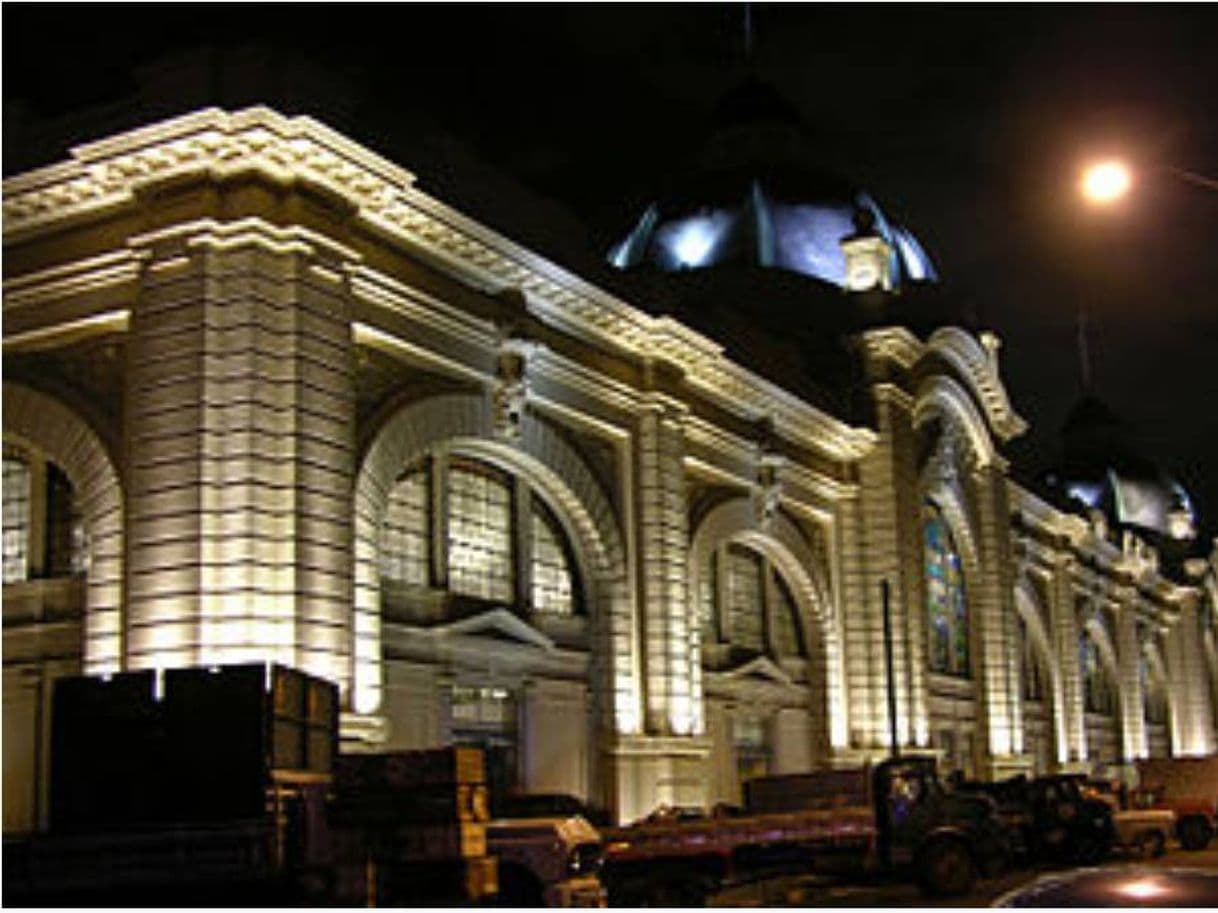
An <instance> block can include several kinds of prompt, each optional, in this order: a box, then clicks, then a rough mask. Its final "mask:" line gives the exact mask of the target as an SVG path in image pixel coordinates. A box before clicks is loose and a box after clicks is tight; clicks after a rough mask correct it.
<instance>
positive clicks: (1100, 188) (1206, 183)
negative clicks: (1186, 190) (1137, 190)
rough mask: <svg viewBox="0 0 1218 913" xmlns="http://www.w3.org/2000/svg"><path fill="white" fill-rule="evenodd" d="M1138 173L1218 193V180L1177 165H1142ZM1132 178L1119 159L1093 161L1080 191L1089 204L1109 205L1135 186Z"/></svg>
mask: <svg viewBox="0 0 1218 913" xmlns="http://www.w3.org/2000/svg"><path fill="white" fill-rule="evenodd" d="M1138 170H1139V171H1141V172H1146V171H1150V172H1154V173H1156V174H1167V175H1170V176H1171V177H1173V178H1175V179H1176V180H1179V181H1183V182H1184V183H1186V184H1191V185H1193V186H1194V187H1200V188H1202V189H1203V190H1211V191H1218V181H1216V180H1214V179H1213V178H1209V177H1205V176H1204V175H1201V174H1197V173H1196V172H1194V171H1186V170H1185V169H1183V168H1177V167H1175V166H1174V165H1154V166H1139V168H1138ZM1133 179H1134V172H1133V170H1132V169H1131V168H1130V167H1129V166H1128V165H1126V164H1125V163H1124V162H1122V161H1120V160H1119V159H1107V160H1105V161H1102V162H1094V163H1092V164H1091V165H1088V166H1087V167H1086V168H1084V169H1083V173H1082V176H1081V178H1080V180H1079V190H1080V191H1081V192H1082V194H1083V197H1084V198H1085V199H1086V200H1087V202H1089V203H1092V204H1094V205H1097V206H1109V205H1112V204H1113V203H1115V202H1116V201H1117V200H1120V199H1121V198H1122V197H1124V196H1125V195H1126V194H1127V193H1129V191H1130V189H1131V188H1132V187H1133Z"/></svg>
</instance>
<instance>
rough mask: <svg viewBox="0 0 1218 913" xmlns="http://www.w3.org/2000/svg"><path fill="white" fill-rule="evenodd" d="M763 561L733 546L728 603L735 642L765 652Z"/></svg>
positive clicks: (728, 572) (730, 549) (728, 568)
mask: <svg viewBox="0 0 1218 913" xmlns="http://www.w3.org/2000/svg"><path fill="white" fill-rule="evenodd" d="M764 599H765V597H764V594H763V592H762V576H761V558H760V556H758V555H756V554H754V553H753V552H751V551H749V550H747V549H744V548H740V547H739V546H730V547H729V548H728V552H727V602H728V615H729V617H730V619H731V623H730V630H731V632H732V643H733V644H735V645H736V646H738V647H743V648H744V649H746V650H756V651H757V652H761V651H762V650H763V649H764V647H765V641H764V628H763V620H764V615H765V601H764Z"/></svg>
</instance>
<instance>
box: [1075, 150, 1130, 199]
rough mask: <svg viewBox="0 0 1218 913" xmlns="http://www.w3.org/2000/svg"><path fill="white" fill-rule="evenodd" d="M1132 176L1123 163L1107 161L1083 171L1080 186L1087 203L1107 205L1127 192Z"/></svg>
mask: <svg viewBox="0 0 1218 913" xmlns="http://www.w3.org/2000/svg"><path fill="white" fill-rule="evenodd" d="M1132 185H1133V176H1132V174H1131V173H1130V171H1129V167H1128V166H1127V165H1125V163H1124V162H1120V161H1116V160H1109V161H1105V162H1097V163H1096V164H1094V165H1091V166H1090V167H1088V168H1087V169H1086V170H1085V171H1083V177H1082V182H1081V184H1080V186H1081V188H1082V192H1083V196H1084V197H1085V198H1086V199H1087V200H1088V202H1091V203H1095V204H1097V205H1101V206H1103V205H1108V204H1110V203H1114V202H1116V201H1117V200H1119V199H1120V198H1121V197H1123V196H1125V194H1126V193H1128V192H1129V188H1130V187H1131V186H1132Z"/></svg>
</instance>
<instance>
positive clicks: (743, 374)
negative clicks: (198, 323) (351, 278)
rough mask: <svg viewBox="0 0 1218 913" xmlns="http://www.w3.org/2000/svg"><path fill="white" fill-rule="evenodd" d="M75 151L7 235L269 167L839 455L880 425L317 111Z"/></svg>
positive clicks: (183, 126)
mask: <svg viewBox="0 0 1218 913" xmlns="http://www.w3.org/2000/svg"><path fill="white" fill-rule="evenodd" d="M71 156H72V157H71V160H69V161H66V162H62V163H59V164H57V165H53V166H50V167H48V168H42V169H39V170H36V171H33V172H30V173H28V174H23V175H19V176H17V177H14V178H10V179H8V180H6V181H5V182H4V226H5V239H6V241H8V242H11V241H15V240H21V239H26V238H32V237H37V236H38V235H40V234H42V233H44V232H47V231H49V230H51V229H53V228H59V227H61V226H63V225H65V224H68V223H71V222H75V221H79V220H85V219H88V218H92V217H96V216H98V215H100V214H102V213H104V212H107V211H109V210H112V209H115V208H119V207H123V206H127V205H131V204H133V203H134V202H135V199H136V197H137V195H138V194H139V193H140V192H141V191H142V190H144V189H146V188H150V187H152V186H153V185H155V184H158V183H161V182H164V181H169V180H181V179H183V178H187V177H192V176H193V177H210V178H216V177H220V178H223V177H228V176H232V175H237V174H242V173H251V172H253V173H260V174H263V175H265V176H267V177H270V178H271V179H273V180H276V181H279V182H281V183H283V184H285V185H290V184H293V183H299V184H303V185H307V186H311V187H314V188H318V189H321V190H323V191H326V192H329V193H330V194H332V195H334V196H336V197H337V198H340V199H342V200H344V201H346V202H347V204H348V205H350V206H351V207H352V209H353V211H354V213H355V217H356V218H357V219H359V220H362V221H363V222H364V223H365V224H366V225H368V226H369V227H370V228H372V229H374V230H376V231H377V232H378V233H381V234H383V235H386V236H388V237H389V238H391V239H392V240H394V241H396V242H397V243H400V244H403V245H404V246H406V247H408V248H410V249H411V250H412V251H414V252H415V253H417V254H418V255H420V256H422V257H424V258H426V259H428V260H429V261H431V262H433V263H435V264H436V265H437V266H438V267H439V268H441V269H444V270H446V271H448V272H450V273H452V274H454V275H456V276H457V277H459V278H460V280H461V281H462V282H465V283H466V284H470V285H473V286H476V287H480V288H485V289H487V290H490V291H494V292H497V291H502V290H504V289H519V290H520V291H522V292H523V293H524V294H525V296H526V301H527V302H528V307H529V310H530V311H531V312H533V313H534V314H535V315H536V316H537V317H538V318H539V319H541V320H543V321H545V322H547V323H549V324H551V325H554V326H558V327H561V328H564V329H566V330H567V331H569V332H572V333H573V334H575V335H577V336H579V337H581V338H583V339H586V340H590V341H593V342H594V343H595V344H598V345H600V346H602V347H605V348H607V349H610V350H617V351H623V352H626V353H628V354H630V355H632V356H634V357H639V358H654V359H664V360H667V361H670V362H672V363H673V364H675V365H677V366H679V367H680V368H681V370H682V371H683V373H684V376H685V379H686V381H687V383H689V385H690V386H691V387H693V388H695V389H697V390H699V391H701V392H703V393H704V394H705V395H707V396H709V397H711V398H712V399H713V400H714V401H717V402H719V403H721V404H723V405H724V406H725V407H726V408H728V409H730V410H731V411H733V412H735V413H737V414H740V415H742V416H745V417H747V418H750V419H756V418H760V417H763V416H771V417H772V418H773V420H774V423H775V429H776V430H777V431H778V432H779V433H781V434H784V435H788V436H791V437H792V438H794V439H796V440H799V441H801V442H803V443H810V444H812V445H814V446H816V447H818V448H819V449H821V450H823V451H825V452H827V453H829V454H830V455H832V456H834V457H836V458H838V459H847V460H849V459H857V458H858V457H860V456H862V455H863V454H864V453H866V452H867V451H868V450H869V449H870V448H871V446H872V445H873V443H874V437H875V436H874V434H873V433H872V432H871V431H869V430H868V429H865V428H855V427H852V426H850V425H848V424H845V423H843V422H841V421H839V420H837V419H835V418H833V417H832V416H829V415H826V414H825V413H823V412H821V411H819V410H817V409H815V408H814V407H812V406H810V405H809V404H807V403H805V402H803V401H802V400H800V399H798V398H796V397H794V396H792V395H791V394H789V393H787V392H786V391H784V390H782V389H781V388H779V387H777V386H775V385H773V384H771V383H769V382H767V381H765V380H763V379H762V378H760V377H759V376H757V375H755V374H753V373H751V372H749V371H747V370H746V369H744V368H742V367H740V366H739V365H736V364H734V363H732V362H731V361H729V360H728V359H726V358H725V357H724V356H723V349H722V347H721V346H718V345H716V344H715V343H714V342H712V341H711V340H709V339H707V338H705V337H703V336H701V335H699V334H698V333H696V332H694V331H693V330H690V329H688V328H687V327H684V326H683V325H681V324H679V323H677V322H676V321H673V320H671V319H670V318H655V317H652V316H650V315H648V314H645V313H643V312H642V311H639V310H638V309H636V308H633V307H631V306H630V305H628V304H626V303H624V302H622V301H620V300H618V299H617V298H614V297H613V296H611V295H609V294H607V293H605V292H603V291H601V290H600V289H597V288H595V287H594V286H592V285H590V284H588V283H587V282H584V281H583V280H582V279H579V278H578V277H577V276H574V275H573V274H571V273H569V272H567V271H566V270H564V269H562V268H561V267H559V266H557V265H555V264H553V263H551V262H549V261H548V260H545V259H544V258H542V257H539V256H538V255H536V254H534V253H532V252H531V251H529V250H526V249H525V248H523V247H520V246H519V245H517V244H514V243H513V242H511V241H509V240H508V239H506V238H504V237H503V236H501V235H499V234H496V233H495V232H493V231H491V230H489V229H487V228H485V227H484V226H482V225H479V224H478V223H477V222H475V221H473V220H472V219H469V218H467V217H466V216H463V215H462V214H460V213H459V212H457V211H455V210H453V209H451V208H450V207H448V206H446V205H445V204H443V203H441V202H440V201H439V200H436V199H434V198H432V197H430V196H428V195H427V194H425V193H423V192H422V191H420V190H419V189H418V188H416V187H415V186H414V176H413V175H412V174H411V173H410V172H408V171H406V170H404V169H402V168H400V167H398V166H397V165H394V164H393V163H392V162H389V161H387V160H386V159H384V158H381V157H380V156H378V155H376V154H375V153H373V152H371V151H369V150H367V149H365V148H363V147H362V146H359V145H358V144H356V143H354V142H352V141H351V140H349V139H347V138H345V137H343V136H342V135H341V134H339V133H337V132H335V131H334V130H331V129H330V128H328V127H326V126H325V125H323V124H321V123H319V122H317V121H315V120H313V119H312V118H309V117H285V116H284V115H282V114H279V113H278V112H276V111H272V110H270V109H268V108H265V107H253V108H247V109H244V110H241V111H236V112H227V111H223V110H219V109H215V108H211V109H206V110H203V111H198V112H195V113H193V114H189V115H186V116H184V117H179V118H175V119H173V120H169V121H165V122H163V123H160V124H155V125H152V126H149V127H145V128H143V129H140V130H135V131H132V132H129V133H123V134H120V135H118V136H115V137H111V138H109V139H106V140H102V141H100V142H95V143H88V144H86V145H83V146H77V147H75V148H74V149H72V150H71Z"/></svg>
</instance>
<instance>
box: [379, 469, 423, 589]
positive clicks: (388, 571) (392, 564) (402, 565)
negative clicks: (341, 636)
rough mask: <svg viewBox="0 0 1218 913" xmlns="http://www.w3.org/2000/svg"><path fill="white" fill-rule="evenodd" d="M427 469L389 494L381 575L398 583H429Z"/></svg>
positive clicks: (410, 476) (417, 471) (400, 482)
mask: <svg viewBox="0 0 1218 913" xmlns="http://www.w3.org/2000/svg"><path fill="white" fill-rule="evenodd" d="M429 489H430V486H429V485H428V472H427V467H426V466H422V467H419V468H417V469H415V470H413V471H411V472H408V473H407V474H406V475H404V476H402V478H400V479H399V480H398V482H397V484H396V485H394V487H393V491H391V492H390V493H389V504H388V506H387V507H386V509H385V522H384V524H383V526H382V527H381V574H382V575H383V576H384V577H387V578H388V579H390V580H393V581H395V582H397V583H403V584H408V585H412V586H427V585H428V583H429V582H430V580H429V577H430V574H429V573H428V569H429V568H430V566H431V561H430V556H429V524H428V517H429V515H430V510H429V509H428V498H429V493H430V492H429Z"/></svg>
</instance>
